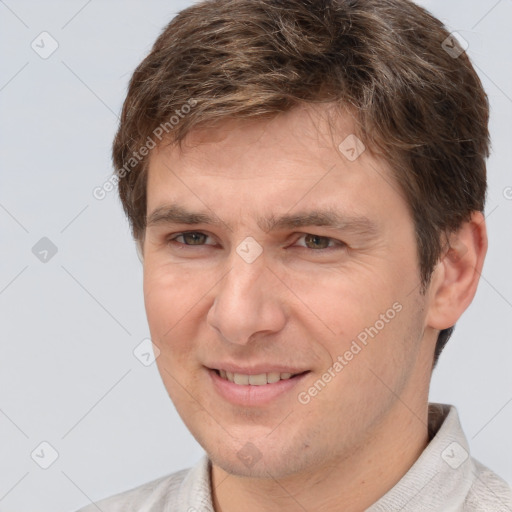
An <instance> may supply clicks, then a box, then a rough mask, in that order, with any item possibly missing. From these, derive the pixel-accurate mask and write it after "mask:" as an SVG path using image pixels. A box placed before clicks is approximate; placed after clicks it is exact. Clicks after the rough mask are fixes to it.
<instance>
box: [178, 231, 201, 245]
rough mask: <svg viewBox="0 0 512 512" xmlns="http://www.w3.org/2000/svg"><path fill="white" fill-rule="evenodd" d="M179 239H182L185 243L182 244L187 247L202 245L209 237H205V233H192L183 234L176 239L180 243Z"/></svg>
mask: <svg viewBox="0 0 512 512" xmlns="http://www.w3.org/2000/svg"><path fill="white" fill-rule="evenodd" d="M178 238H182V239H183V242H181V243H184V244H185V245H202V244H203V243H204V242H205V241H206V239H207V238H208V236H207V235H205V234H204V233H198V232H194V231H191V232H189V233H182V234H181V235H178V236H177V237H176V238H175V240H176V241H177V242H180V240H178Z"/></svg>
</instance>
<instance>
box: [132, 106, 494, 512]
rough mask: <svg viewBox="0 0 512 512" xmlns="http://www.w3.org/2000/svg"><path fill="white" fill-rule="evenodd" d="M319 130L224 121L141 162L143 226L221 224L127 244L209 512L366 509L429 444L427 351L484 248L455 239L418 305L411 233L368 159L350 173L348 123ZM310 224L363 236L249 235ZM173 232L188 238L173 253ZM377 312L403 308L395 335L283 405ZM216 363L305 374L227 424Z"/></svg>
mask: <svg viewBox="0 0 512 512" xmlns="http://www.w3.org/2000/svg"><path fill="white" fill-rule="evenodd" d="M332 112H333V111H332V109H330V108H329V107H304V108H296V109H294V110H292V111H289V112H287V113H284V114H280V115H279V116H277V117H275V118H273V119H272V120H252V121H248V120H238V121H235V120H230V121H225V122H223V123H221V124H219V126H218V127H216V128H215V129H212V128H210V129H195V130H194V131H192V132H191V133H190V134H189V135H188V136H187V138H186V139H185V141H184V144H183V146H182V147H181V148H180V147H178V146H175V145H167V146H165V147H160V148H157V149H156V150H154V151H153V152H152V154H151V158H150V165H149V175H148V186H147V199H148V205H147V212H148V217H151V215H152V214H153V212H155V210H156V209H157V208H160V207H163V206H164V205H169V204H171V203H172V204H177V205H180V206H181V207H183V208H186V209H187V210H190V211H194V212H203V213H207V214H209V215H213V216H215V218H216V219H217V220H218V221H219V223H218V224H204V223H201V224H193V225H188V224H182V223H175V222H172V223H171V222H156V223H153V224H148V227H147V228H146V232H145V237H144V240H143V241H142V242H141V244H142V250H143V265H144V297H145V305H146V312H147V317H148V323H149V327H150V331H151V336H152V340H153V342H154V343H155V345H157V346H158V348H159V349H160V351H161V353H160V356H159V357H158V359H157V364H158V368H159V371H160V373H161V376H162V379H163V382H164V384H165V386H166V389H167V391H168V393H169V395H170V397H171V399H172V401H173V402H174V404H175V406H176V408H177V410H178V412H179V413H180V415H181V417H182V419H183V421H184V422H185V424H186V425H187V427H188V428H189V430H190V431H191V433H192V434H193V435H194V437H195V438H196V439H197V440H198V442H199V443H200V444H201V445H202V446H203V447H204V449H205V451H206V452H207V453H208V455H209V457H210V459H211V460H212V474H211V478H212V487H213V501H214V506H215V509H216V511H217V512H219V511H222V512H234V511H237V510H240V503H243V504H244V506H243V509H244V510H245V511H247V512H252V511H259V512H261V511H273V510H276V509H278V510H281V511H285V512H286V511H292V510H293V511H296V510H302V509H304V510H315V511H320V512H328V511H331V510H332V511H334V510H340V509H342V510H344V511H345V512H351V511H354V512H355V511H360V510H364V509H365V508H367V507H369V506H370V505H371V504H373V503H374V502H375V501H377V500H378V499H379V498H380V497H381V496H382V495H383V494H385V493H386V492H387V491H388V490H389V489H391V488H392V487H393V486H394V485H395V484H396V483H397V482H398V480H400V478H401V477H402V476H403V475H404V474H405V473H406V472H407V470H408V469H409V468H410V467H411V466H412V464H413V463H414V461H415V460H416V459H417V458H418V456H419V455H420V453H421V452H422V451H423V449H424V448H425V446H426V445H427V443H428V435H427V403H428V388H429V382H430V377H431V371H432V360H433V353H434V347H435V341H436V339H437V335H438V333H439V330H440V329H443V328H446V327H449V326H451V325H454V324H455V322H456V321H457V319H458V318H459V317H460V315H461V314H462V312H463V311H464V310H465V309H466V308H467V306H468V305H469V303H470V302H471V300H472V298H473V296H474V294H475V291H476V287H477V283H478V276H479V273H480V272H481V269H482V265H483V259H484V256H485V252H486V248H487V240H486V231H485V222H484V219H483V216H482V214H481V213H474V214H473V216H472V218H471V220H470V221H469V222H467V223H466V224H464V225H463V226H462V227H461V229H460V230H459V231H458V232H457V233H454V234H453V236H452V237H451V242H452V245H453V248H452V249H450V250H449V251H447V252H446V253H444V254H443V256H442V258H441V259H440V261H439V263H438V265H437V266H436V268H435V270H434V273H433V276H432V279H431V283H430V285H429V287H428V289H427V291H426V292H425V293H421V291H420V286H419V285H420V280H419V276H420V272H419V266H418V255H417V249H416V241H415V235H414V225H413V221H412V217H411V214H410V211H409V209H408V206H407V203H406V201H405V199H404V197H403V196H402V194H401V192H400V189H399V187H398V185H397V184H396V183H395V181H394V179H393V178H392V176H391V171H390V169H389V166H388V165H387V164H386V163H385V162H383V161H382V160H379V159H378V158H376V157H374V156H373V155H372V154H371V153H370V151H369V150H366V151H364V152H363V153H362V154H361V155H360V156H359V157H358V158H357V159H356V160H355V161H349V160H348V159H347V158H346V157H345V156H344V155H343V154H342V153H341V152H340V150H339V149H338V144H339V143H340V142H341V141H343V140H344V139H345V138H346V137H347V136H348V135H349V134H351V133H354V132H355V127H354V124H353V120H352V118H351V117H350V116H349V115H346V114H339V115H338V116H336V117H335V116H333V115H332ZM328 119H330V121H331V122H330V123H329V122H328ZM326 207H331V208H332V209H335V210H337V211H338V212H339V213H340V214H343V215H344V216H347V217H353V216H358V217H364V218H366V219H367V220H368V221H370V223H371V224H372V226H373V230H369V229H363V230H362V229H361V226H358V225H355V226H352V227H350V225H345V226H341V228H339V227H338V228H333V227H325V226H314V225H311V226H302V227H299V228H294V227H291V228H284V229H280V230H276V231H269V230H268V229H267V228H268V226H267V227H265V228H264V229H262V226H261V225H260V223H258V220H259V219H260V218H261V217H267V216H268V215H269V214H271V213H272V214H273V215H274V216H275V217H279V216H281V215H283V214H296V213H304V212H310V211H312V210H315V209H320V208H326ZM187 231H193V232H198V233H201V234H200V235H192V236H189V235H188V236H187V237H185V238H184V237H179V234H180V233H183V232H187ZM203 234H204V235H206V236H203ZM308 235H316V236H317V237H321V238H315V237H314V236H313V237H311V236H308ZM248 236H251V237H253V238H254V239H255V240H256V241H257V242H258V244H259V245H260V246H261V248H262V253H261V255H260V256H259V257H258V258H257V259H256V260H255V261H254V262H252V263H247V262H246V261H245V260H244V259H243V258H242V257H240V255H239V254H238V253H237V252H236V249H237V247H238V246H239V245H240V243H241V242H242V241H243V240H244V239H245V238H246V237H248ZM187 243H188V244H189V245H186V244H187ZM326 247H327V248H326ZM329 247H331V248H332V249H329ZM393 304H395V305H396V304H399V306H400V308H401V309H400V311H399V312H398V313H396V315H394V318H393V319H391V320H389V321H388V322H386V323H385V325H384V327H383V328H382V329H379V330H378V334H377V335H375V337H373V338H369V340H368V342H367V345H366V346H361V350H360V351H359V352H358V353H357V354H356V355H354V356H353V358H352V359H351V360H350V361H346V363H347V364H346V365H344V366H343V369H342V371H339V372H334V373H335V377H333V378H332V379H331V381H330V382H329V383H328V384H327V385H326V386H325V387H323V388H322V389H321V391H320V392H318V393H317V394H316V395H315V396H313V397H311V396H310V401H309V402H308V403H301V402H300V401H299V400H298V394H299V393H300V392H304V391H306V392H307V390H308V389H309V388H310V387H312V386H313V385H314V383H315V382H317V381H318V379H320V378H321V377H322V375H323V374H324V373H325V372H326V371H328V369H329V368H331V373H332V372H333V370H332V367H333V362H334V361H336V360H337V358H338V356H340V355H341V356H343V354H345V352H346V351H347V350H349V349H350V347H351V343H352V341H353V340H356V339H357V336H358V334H360V333H361V332H362V331H364V329H365V328H369V327H370V326H374V325H376V321H377V320H379V318H382V317H381V315H382V314H386V311H388V310H389V309H390V308H392V307H393ZM359 345H361V344H360V343H359ZM214 361H215V362H218V361H228V362H232V363H234V364H238V365H241V366H251V365H255V364H258V363H268V362H274V363H279V364H285V365H290V366H293V367H298V368H301V369H307V370H309V373H308V374H307V375H306V376H305V377H303V378H302V380H301V381H300V382H299V383H298V384H297V385H296V386H295V387H294V388H293V389H292V390H291V391H289V392H286V393H283V394H282V395H280V396H278V397H277V398H275V399H274V400H272V401H271V402H270V403H268V404H266V405H265V406H251V405H247V406H239V405H233V404H232V403H230V402H228V401H227V400H225V399H224V398H223V397H221V396H220V395H219V394H218V392H217V391H216V390H215V389H214V388H213V386H212V381H211V376H210V372H209V370H208V368H207V367H208V365H211V364H212V363H213V362H214ZM303 396H304V395H303ZM248 442H250V443H252V445H253V447H252V448H251V450H252V453H253V454H254V453H256V454H257V455H258V457H259V459H258V460H257V462H255V463H253V464H251V465H247V464H246V463H244V461H243V460H242V459H241V458H240V457H239V456H238V454H239V452H240V450H241V449H244V446H245V450H247V445H246V443H248ZM242 453H244V452H243V451H242Z"/></svg>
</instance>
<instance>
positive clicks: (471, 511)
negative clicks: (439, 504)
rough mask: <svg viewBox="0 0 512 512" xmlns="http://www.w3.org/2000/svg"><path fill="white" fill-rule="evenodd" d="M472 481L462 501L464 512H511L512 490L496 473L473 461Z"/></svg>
mask: <svg viewBox="0 0 512 512" xmlns="http://www.w3.org/2000/svg"><path fill="white" fill-rule="evenodd" d="M473 464H474V475H473V476H474V479H473V482H472V485H471V487H470V489H469V492H468V494H467V496H466V499H465V501H464V508H463V510H464V512H511V511H512V488H511V487H510V485H509V484H508V483H507V482H505V480H503V479H502V478H501V477H499V476H498V475H497V474H496V473H494V472H493V471H491V470H490V469H489V468H487V467H485V466H484V465H483V464H481V463H480V462H478V461H477V460H475V459H473Z"/></svg>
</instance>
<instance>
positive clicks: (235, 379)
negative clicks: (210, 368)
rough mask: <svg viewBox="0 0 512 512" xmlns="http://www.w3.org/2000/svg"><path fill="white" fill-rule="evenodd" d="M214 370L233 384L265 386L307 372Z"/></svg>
mask: <svg viewBox="0 0 512 512" xmlns="http://www.w3.org/2000/svg"><path fill="white" fill-rule="evenodd" d="M214 372H215V373H216V374H217V375H218V376H219V377H220V378H221V379H224V380H227V381H229V382H232V383H233V384H238V385H239V386H265V385H267V384H275V383H276V382H279V381H281V380H289V379H293V378H294V377H297V376H299V375H303V374H305V373H308V372H307V371H306V372H302V373H279V372H270V373H259V374H257V375H246V374H243V373H233V372H228V371H226V370H214Z"/></svg>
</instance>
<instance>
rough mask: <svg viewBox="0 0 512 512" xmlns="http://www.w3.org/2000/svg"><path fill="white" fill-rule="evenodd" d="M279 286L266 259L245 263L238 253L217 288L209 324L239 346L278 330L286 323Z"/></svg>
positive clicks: (208, 318)
mask: <svg viewBox="0 0 512 512" xmlns="http://www.w3.org/2000/svg"><path fill="white" fill-rule="evenodd" d="M236 260H238V261H236ZM280 288H281V287H280V286H279V282H278V280H277V278H276V277H275V275H274V274H273V273H272V272H271V271H270V270H269V269H268V268H267V267H266V264H265V261H264V260H263V258H261V259H260V258H259V259H258V260H256V262H253V263H246V262H245V261H243V260H242V259H241V258H238V256H237V255H235V257H234V263H233V266H232V268H231V270H230V271H229V272H228V273H227V275H226V276H225V277H224V278H223V279H222V280H221V281H220V283H219V284H218V285H217V287H216V294H215V298H214V301H213V304H212V306H211V308H210V310H209V311H208V315H207V321H208V324H209V325H210V326H211V327H213V328H214V329H215V330H216V331H217V332H218V333H219V334H220V335H221V336H222V338H223V339H224V340H225V341H227V342H229V343H233V344H238V345H245V344H247V343H249V342H251V341H252V340H254V339H257V338H260V337H262V336H264V335H269V334H273V333H277V332H279V331H280V330H281V329H283V327H284V325H285V323H286V313H285V309H284V304H283V301H282V298H281V297H280V292H279V290H280Z"/></svg>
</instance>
